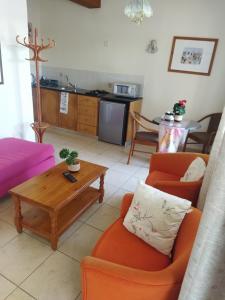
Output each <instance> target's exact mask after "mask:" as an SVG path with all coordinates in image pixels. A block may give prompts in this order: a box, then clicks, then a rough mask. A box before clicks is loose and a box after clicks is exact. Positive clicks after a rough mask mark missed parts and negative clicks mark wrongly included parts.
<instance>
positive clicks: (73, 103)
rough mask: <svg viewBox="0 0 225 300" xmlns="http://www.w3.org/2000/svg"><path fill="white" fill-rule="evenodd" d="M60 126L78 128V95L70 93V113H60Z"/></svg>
mask: <svg viewBox="0 0 225 300" xmlns="http://www.w3.org/2000/svg"><path fill="white" fill-rule="evenodd" d="M59 126H60V127H63V128H66V129H72V130H77V95H76V94H69V101H68V113H67V114H63V113H59Z"/></svg>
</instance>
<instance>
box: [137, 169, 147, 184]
mask: <svg viewBox="0 0 225 300" xmlns="http://www.w3.org/2000/svg"><path fill="white" fill-rule="evenodd" d="M148 173H149V168H142V167H140V168H139V169H138V170H137V172H135V174H134V176H135V177H137V178H139V179H140V180H144V181H145V179H146V178H147V176H148Z"/></svg>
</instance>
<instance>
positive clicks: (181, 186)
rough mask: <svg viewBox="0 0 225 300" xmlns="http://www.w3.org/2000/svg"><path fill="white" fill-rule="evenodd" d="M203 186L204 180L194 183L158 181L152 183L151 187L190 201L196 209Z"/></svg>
mask: <svg viewBox="0 0 225 300" xmlns="http://www.w3.org/2000/svg"><path fill="white" fill-rule="evenodd" d="M201 185H202V180H199V181H193V182H180V181H156V182H153V183H151V186H153V187H154V188H156V189H158V190H160V191H163V192H165V193H168V194H171V195H175V196H178V197H181V198H184V199H187V200H190V201H191V202H192V206H194V207H196V205H197V200H198V195H199V192H200V189H201Z"/></svg>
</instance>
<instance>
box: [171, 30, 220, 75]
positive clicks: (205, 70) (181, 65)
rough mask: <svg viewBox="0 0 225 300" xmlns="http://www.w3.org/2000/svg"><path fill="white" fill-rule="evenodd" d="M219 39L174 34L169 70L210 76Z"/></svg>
mask: <svg viewBox="0 0 225 300" xmlns="http://www.w3.org/2000/svg"><path fill="white" fill-rule="evenodd" d="M218 41H219V40H218V39H214V38H198V37H184V36H174V37H173V43H172V49H171V54H170V59H169V67H168V72H177V73H188V74H195V75H204V76H210V74H211V71H212V67H213V61H214V58H215V54H216V49H217V45H218Z"/></svg>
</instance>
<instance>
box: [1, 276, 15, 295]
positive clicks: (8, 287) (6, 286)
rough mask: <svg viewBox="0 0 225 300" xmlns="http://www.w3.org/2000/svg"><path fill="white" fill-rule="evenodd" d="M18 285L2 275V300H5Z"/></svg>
mask: <svg viewBox="0 0 225 300" xmlns="http://www.w3.org/2000/svg"><path fill="white" fill-rule="evenodd" d="M15 288H16V286H15V285H14V284H12V283H11V282H10V281H8V280H7V279H5V278H4V277H2V276H1V275H0V300H4V299H5V298H6V297H7V296H8V295H9V294H10V293H11V292H12V291H13V290H14V289H15Z"/></svg>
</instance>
